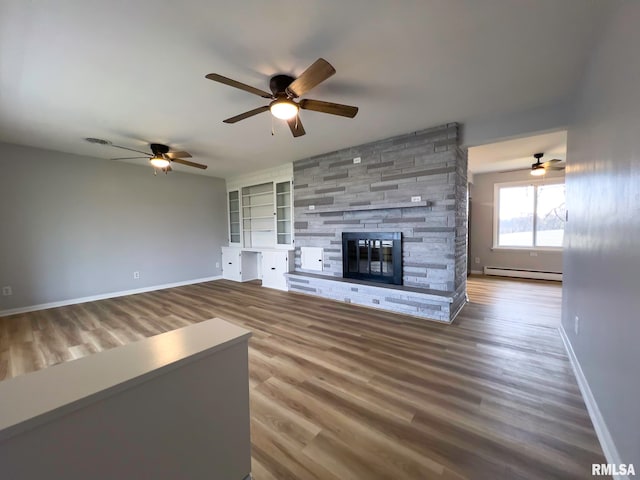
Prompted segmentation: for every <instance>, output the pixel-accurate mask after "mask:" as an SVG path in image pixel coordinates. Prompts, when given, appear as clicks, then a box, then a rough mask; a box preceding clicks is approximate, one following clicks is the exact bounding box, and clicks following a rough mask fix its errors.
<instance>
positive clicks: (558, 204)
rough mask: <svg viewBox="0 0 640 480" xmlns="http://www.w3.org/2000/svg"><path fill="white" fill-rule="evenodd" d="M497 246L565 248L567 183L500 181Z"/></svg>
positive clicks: (495, 242) (497, 199)
mask: <svg viewBox="0 0 640 480" xmlns="http://www.w3.org/2000/svg"><path fill="white" fill-rule="evenodd" d="M494 206H495V207H494V208H495V210H494V224H495V225H494V226H495V228H494V247H497V248H500V247H506V248H562V242H563V238H564V223H565V218H566V212H565V203H564V183H558V182H557V181H556V182H553V181H549V180H542V181H539V182H527V183H523V182H519V183H509V184H505V183H503V184H496V185H495V195H494Z"/></svg>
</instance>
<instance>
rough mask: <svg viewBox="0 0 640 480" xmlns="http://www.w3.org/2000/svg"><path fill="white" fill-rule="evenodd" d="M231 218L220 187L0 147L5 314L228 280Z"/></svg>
mask: <svg viewBox="0 0 640 480" xmlns="http://www.w3.org/2000/svg"><path fill="white" fill-rule="evenodd" d="M225 210H226V209H225V186H224V181H223V180H222V179H219V178H212V177H204V176H201V175H188V174H183V173H178V172H172V173H170V174H169V175H164V174H162V175H160V174H159V175H158V176H154V175H153V171H152V169H151V168H149V167H148V166H146V165H145V166H137V165H130V164H126V163H119V162H113V161H109V160H98V159H95V158H89V157H80V156H75V155H70V154H65V153H60V152H53V151H48V150H41V149H35V148H30V147H22V146H17V145H11V144H0V229H1V232H0V286H7V285H10V286H11V287H12V289H13V295H12V296H0V311H3V310H9V309H13V308H19V307H28V306H32V305H38V304H42V303H49V302H58V301H64V300H68V299H74V298H80V297H86V296H92V295H99V294H106V293H109V292H118V291H123V290H130V289H137V288H144V287H150V286H154V285H163V284H167V283H174V282H181V281H188V280H191V279H198V278H204V277H210V276H215V275H219V274H220V273H221V271H220V269H219V268H216V267H215V264H216V262H220V255H221V251H220V246H221V245H223V244H224V243H225V242H226V239H227V221H226V217H225ZM134 271H139V272H140V279H139V280H134V279H133V272H134Z"/></svg>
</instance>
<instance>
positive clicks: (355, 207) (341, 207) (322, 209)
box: [302, 200, 432, 214]
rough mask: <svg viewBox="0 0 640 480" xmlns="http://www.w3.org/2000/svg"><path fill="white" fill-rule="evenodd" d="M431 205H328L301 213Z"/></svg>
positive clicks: (424, 201) (418, 203)
mask: <svg viewBox="0 0 640 480" xmlns="http://www.w3.org/2000/svg"><path fill="white" fill-rule="evenodd" d="M431 205H432V203H431V202H430V201H428V200H422V201H420V202H396V203H382V204H375V205H330V206H328V207H316V208H315V209H313V210H309V207H305V209H304V211H303V212H302V213H307V214H314V213H329V212H360V211H366V210H389V209H392V208H415V207H430V206H431Z"/></svg>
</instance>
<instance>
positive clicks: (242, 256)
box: [222, 247, 294, 290]
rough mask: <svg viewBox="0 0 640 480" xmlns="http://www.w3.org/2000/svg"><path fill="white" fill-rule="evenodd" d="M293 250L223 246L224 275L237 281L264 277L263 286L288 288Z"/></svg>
mask: <svg viewBox="0 0 640 480" xmlns="http://www.w3.org/2000/svg"><path fill="white" fill-rule="evenodd" d="M293 255H294V252H293V250H282V249H253V248H238V247H222V277H223V278H226V279H227V280H233V281H236V282H248V281H249V280H256V279H262V286H263V287H268V288H277V289H278V290H287V281H286V278H285V276H284V274H285V273H287V272H290V271H292V270H293V260H294V256H293Z"/></svg>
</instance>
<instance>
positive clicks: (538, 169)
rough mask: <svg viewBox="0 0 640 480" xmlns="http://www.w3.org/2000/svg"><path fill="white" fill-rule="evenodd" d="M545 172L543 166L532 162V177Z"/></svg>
mask: <svg viewBox="0 0 640 480" xmlns="http://www.w3.org/2000/svg"><path fill="white" fill-rule="evenodd" d="M545 173H547V171H546V170H545V169H544V167H543V166H535V164H534V166H532V167H531V175H533V176H534V177H539V176H542V175H544V174H545Z"/></svg>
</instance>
